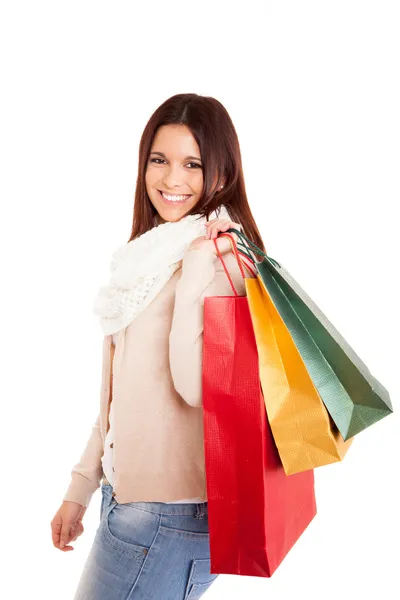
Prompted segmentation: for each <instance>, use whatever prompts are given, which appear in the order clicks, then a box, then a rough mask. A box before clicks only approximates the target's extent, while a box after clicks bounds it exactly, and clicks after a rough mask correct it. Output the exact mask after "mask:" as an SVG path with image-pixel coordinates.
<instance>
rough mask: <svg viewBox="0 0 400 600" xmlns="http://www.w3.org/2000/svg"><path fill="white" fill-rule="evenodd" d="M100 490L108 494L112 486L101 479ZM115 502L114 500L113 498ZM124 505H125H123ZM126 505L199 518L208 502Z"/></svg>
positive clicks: (160, 512)
mask: <svg viewBox="0 0 400 600" xmlns="http://www.w3.org/2000/svg"><path fill="white" fill-rule="evenodd" d="M102 488H103V489H104V490H105V491H106V492H107V493H109V494H110V496H111V493H112V489H113V488H112V485H111V484H110V483H109V482H108V481H107V479H106V478H105V477H103V479H102ZM113 499H114V500H115V498H113ZM124 504H125V503H124ZM126 504H127V505H129V504H131V505H132V506H133V505H134V506H135V507H136V508H140V509H141V510H144V511H148V512H152V513H156V514H159V515H194V516H195V517H197V518H201V517H203V516H204V515H206V514H207V513H208V502H207V501H205V502H173V503H168V502H144V501H139V502H127V503H126Z"/></svg>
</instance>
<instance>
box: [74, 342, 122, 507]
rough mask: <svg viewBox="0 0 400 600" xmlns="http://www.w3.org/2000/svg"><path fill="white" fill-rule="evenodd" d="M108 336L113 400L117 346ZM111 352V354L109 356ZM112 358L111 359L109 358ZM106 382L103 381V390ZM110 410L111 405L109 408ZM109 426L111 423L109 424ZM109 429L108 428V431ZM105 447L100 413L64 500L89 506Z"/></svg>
mask: <svg viewBox="0 0 400 600" xmlns="http://www.w3.org/2000/svg"><path fill="white" fill-rule="evenodd" d="M108 341H109V340H108V336H106V337H104V338H103V358H102V360H103V365H102V374H103V377H106V376H107V371H106V369H105V366H106V365H108V364H109V382H108V386H109V388H108V389H109V393H110V397H111V398H112V369H113V358H114V352H115V345H114V343H113V341H112V337H111V343H110V345H109V344H108ZM109 352H110V354H109ZM109 357H110V358H109ZM103 385H105V381H102V389H103ZM108 409H110V405H109V407H108ZM108 425H109V423H108ZM108 428H109V427H107V430H108ZM103 452H104V447H103V440H102V436H101V431H100V413H99V414H98V416H97V419H96V421H95V423H94V424H93V425H92V431H91V434H90V436H89V439H88V441H87V443H86V447H85V449H84V451H83V453H82V456H81V458H80V460H79V462H78V463H77V464H76V465H74V467H73V468H72V471H71V476H72V479H71V482H70V484H69V486H68V488H67V491H66V493H65V495H64V498H63V499H64V500H69V501H70V502H78V504H82V505H83V506H88V505H89V502H90V500H91V498H92V495H93V493H94V492H95V491H96V490H97V488H98V487H100V481H101V479H102V477H103V465H102V462H101V458H102V456H103Z"/></svg>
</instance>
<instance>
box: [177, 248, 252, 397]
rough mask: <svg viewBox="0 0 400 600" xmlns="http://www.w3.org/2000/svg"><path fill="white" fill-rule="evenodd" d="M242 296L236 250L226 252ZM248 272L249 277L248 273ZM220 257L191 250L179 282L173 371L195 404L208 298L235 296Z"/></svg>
mask: <svg viewBox="0 0 400 600" xmlns="http://www.w3.org/2000/svg"><path fill="white" fill-rule="evenodd" d="M222 258H223V260H224V262H225V264H226V267H227V269H228V271H229V273H230V275H231V278H232V281H233V283H234V286H235V289H236V291H237V293H238V294H239V296H245V295H246V287H245V283H244V279H243V277H242V274H241V272H240V269H239V265H238V263H237V261H236V258H235V256H234V254H233V253H232V252H229V253H226V254H223V256H222ZM248 276H249V275H248V273H246V277H248ZM233 295H234V293H233V290H232V288H231V285H230V283H229V279H228V277H227V275H226V273H225V271H224V268H223V265H222V263H221V260H220V258H219V257H218V256H217V255H216V254H214V253H213V252H211V251H210V252H209V251H205V250H201V249H200V250H198V249H193V250H192V249H191V250H187V251H186V253H185V255H184V258H183V260H182V273H181V277H180V279H179V281H178V283H177V285H176V293H175V306H174V312H173V317H172V325H171V331H170V335H169V357H170V368H171V375H172V379H173V382H174V387H175V389H176V391H177V392H178V394H179V395H180V396H182V398H183V399H184V400H185V401H186V402H187V403H188V404H190V405H191V406H194V407H200V406H202V354H203V325H204V316H203V315H204V298H205V297H206V296H233Z"/></svg>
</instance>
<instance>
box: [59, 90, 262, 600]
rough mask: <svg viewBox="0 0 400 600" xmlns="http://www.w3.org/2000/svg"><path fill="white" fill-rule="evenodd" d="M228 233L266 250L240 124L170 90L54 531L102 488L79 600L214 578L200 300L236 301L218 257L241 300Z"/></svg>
mask: <svg viewBox="0 0 400 600" xmlns="http://www.w3.org/2000/svg"><path fill="white" fill-rule="evenodd" d="M210 217H211V218H210ZM231 227H235V228H240V229H241V230H242V231H243V232H244V233H245V234H246V235H247V236H248V237H249V238H250V239H251V240H252V241H253V242H254V243H255V244H257V245H258V246H259V247H261V248H262V249H263V250H264V246H263V243H262V239H261V236H260V234H259V231H258V229H257V226H256V224H255V221H254V219H253V216H252V214H251V211H250V208H249V205H248V201H247V197H246V192H245V185H244V178H243V172H242V165H241V156H240V149H239V143H238V139H237V135H236V132H235V129H234V126H233V124H232V121H231V119H230V117H229V115H228V113H227V111H226V110H225V108H224V107H223V106H222V104H221V103H220V102H218V101H217V100H215V99H213V98H210V97H203V96H199V95H197V94H178V95H175V96H173V97H171V98H169V99H168V100H167V101H166V102H164V103H163V104H162V105H161V106H160V107H159V108H158V109H157V110H156V111H155V112H154V114H153V115H152V116H151V118H150V120H149V122H148V123H147V125H146V127H145V129H144V132H143V135H142V138H141V141H140V147H139V166H138V179H137V187H136V194H135V203H134V214H133V225H132V231H131V235H130V238H129V240H128V243H127V244H124V245H123V246H122V247H121V248H119V249H118V250H117V251H116V252H115V253H114V254H113V260H112V262H111V271H112V275H111V278H110V283H109V285H107V286H103V287H102V288H101V289H100V290H99V293H98V296H97V297H96V301H95V304H94V311H95V313H96V314H97V315H98V316H99V319H100V323H101V326H102V328H103V332H104V334H105V335H104V341H103V366H102V385H101V398H100V412H99V415H98V417H97V420H96V422H95V423H94V425H93V428H92V432H91V435H90V437H89V440H88V442H87V445H86V447H85V450H84V452H83V454H82V456H81V459H80V461H79V463H77V464H76V465H75V466H74V467H73V469H72V472H71V476H72V478H71V482H70V484H69V486H68V488H67V491H66V493H65V495H64V498H63V502H62V504H61V507H60V508H59V510H58V511H57V513H56V515H55V516H54V518H53V520H52V523H51V526H52V536H53V544H54V546H55V547H57V548H59V549H60V550H62V551H63V552H67V551H70V550H73V547H72V546H71V545H69V544H70V543H71V542H73V541H74V540H76V539H77V538H78V536H79V535H81V533H82V532H83V525H82V517H83V515H84V513H85V511H86V509H87V507H88V505H89V502H90V500H91V497H92V495H93V493H94V492H95V490H96V489H97V488H98V487H100V485H101V491H102V502H101V515H100V525H99V527H98V530H97V532H96V536H95V539H94V543H93V547H92V549H91V552H90V554H89V557H88V559H87V561H86V564H85V567H84V570H83V572H82V576H81V579H80V582H79V585H78V589H77V591H76V595H75V600H100V599H101V600H123V599H127V598H135V599H137V600H139V599H144V598H157V599H159V600H188V599H190V600H194V599H196V598H200V597H201V596H202V594H203V593H204V592H205V591H206V589H208V587H209V586H210V585H211V583H212V582H213V581H214V580H215V579H216V578H217V576H218V575H217V574H211V573H210V552H209V533H208V519H207V493H206V477H205V462H204V440H203V414H202V400H201V398H202V396H201V368H202V361H201V358H202V331H203V303H204V297H205V296H226V295H233V290H232V288H231V286H230V283H229V279H228V277H227V275H226V272H225V270H224V266H223V262H224V263H225V265H226V267H227V269H228V271H229V273H230V274H231V277H232V280H233V282H234V285H235V288H236V290H237V292H238V293H239V294H240V295H245V286H244V280H243V277H242V275H241V272H240V269H239V266H238V264H237V262H236V259H235V256H234V254H233V253H232V252H231V246H230V242H229V240H228V238H226V237H220V238H219V239H218V241H217V242H216V241H215V240H216V237H217V236H218V234H219V233H220V232H223V231H226V230H227V229H228V228H231ZM234 237H235V236H234ZM216 244H217V245H218V250H219V251H220V253H221V255H222V258H223V262H222V261H221V259H220V257H219V256H218V253H217V250H216ZM220 376H221V377H223V376H224V374H223V373H221V374H220Z"/></svg>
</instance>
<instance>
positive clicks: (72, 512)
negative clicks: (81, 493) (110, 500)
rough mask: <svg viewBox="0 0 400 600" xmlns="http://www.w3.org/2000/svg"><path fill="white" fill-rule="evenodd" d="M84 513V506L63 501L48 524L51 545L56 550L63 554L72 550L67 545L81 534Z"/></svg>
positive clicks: (71, 547)
mask: <svg viewBox="0 0 400 600" xmlns="http://www.w3.org/2000/svg"><path fill="white" fill-rule="evenodd" d="M85 512H86V506H82V504H78V503H77V502H70V501H69V500H64V501H63V503H62V504H61V506H60V508H59V509H58V511H57V512H56V514H55V515H54V517H53V520H52V521H51V523H50V525H51V535H52V539H53V545H54V546H55V547H56V548H58V549H59V550H62V551H63V552H69V551H70V550H73V549H74V548H73V546H69V545H68V544H69V543H70V542H74V541H75V540H76V539H77V537H78V536H80V535H81V534H82V533H83V531H84V527H83V525H82V518H83V515H84V514H85Z"/></svg>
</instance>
